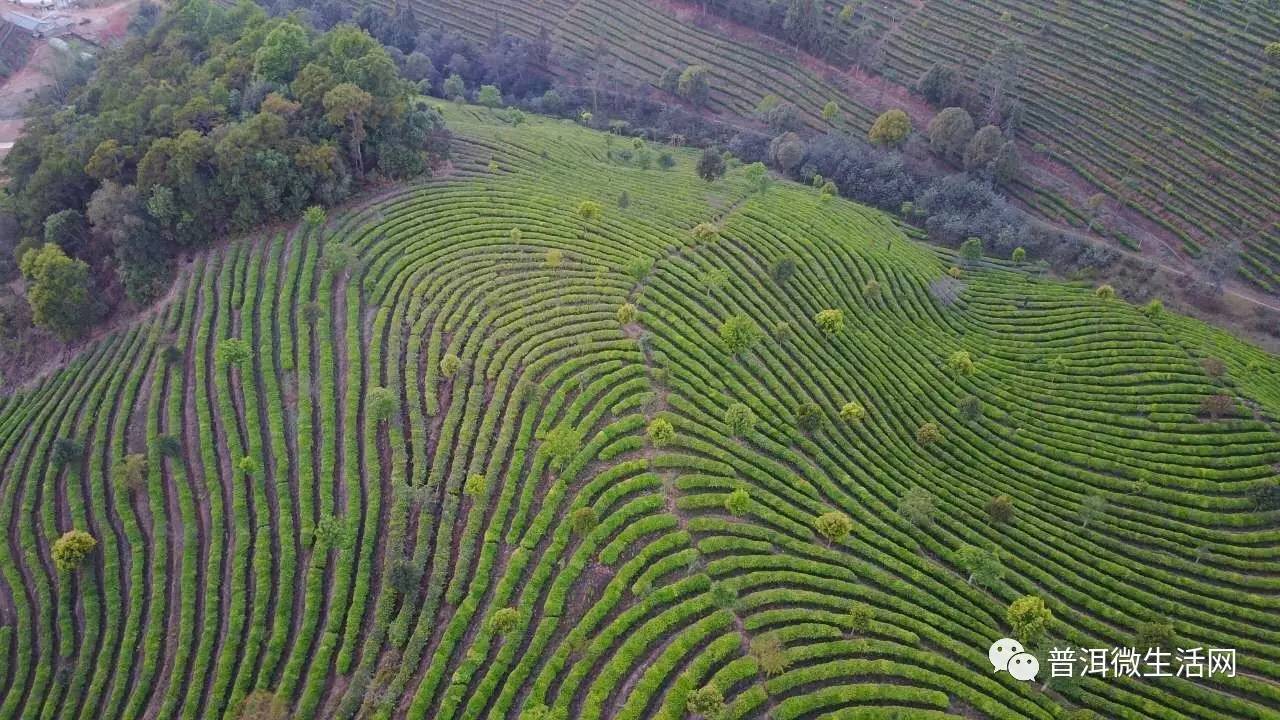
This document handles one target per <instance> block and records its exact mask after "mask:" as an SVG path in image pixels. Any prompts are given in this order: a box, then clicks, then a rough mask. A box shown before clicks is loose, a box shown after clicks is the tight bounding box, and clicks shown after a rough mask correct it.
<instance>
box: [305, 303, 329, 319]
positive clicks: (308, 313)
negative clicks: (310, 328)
mask: <svg viewBox="0 0 1280 720" xmlns="http://www.w3.org/2000/svg"><path fill="white" fill-rule="evenodd" d="M322 317H324V307H323V306H321V305H320V303H318V302H309V303H307V304H306V305H303V306H302V321H303V322H305V323H306V324H308V325H315V324H316V321H317V320H319V319H320V318H322Z"/></svg>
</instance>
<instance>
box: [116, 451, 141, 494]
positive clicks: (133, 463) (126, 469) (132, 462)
mask: <svg viewBox="0 0 1280 720" xmlns="http://www.w3.org/2000/svg"><path fill="white" fill-rule="evenodd" d="M147 470H148V468H147V456H146V455H143V454H142V453H132V454H130V455H125V456H124V457H123V458H121V459H120V460H119V461H118V462H117V463H116V464H115V467H114V468H112V470H111V480H112V482H113V483H114V484H115V486H116V490H118V491H120V492H122V493H125V494H126V495H133V494H135V493H137V492H138V491H140V490H142V489H143V488H145V487H146V486H147Z"/></svg>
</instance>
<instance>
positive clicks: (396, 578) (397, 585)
mask: <svg viewBox="0 0 1280 720" xmlns="http://www.w3.org/2000/svg"><path fill="white" fill-rule="evenodd" d="M387 584H388V585H390V586H391V589H392V590H395V591H396V592H397V593H399V594H400V596H401V597H408V596H410V595H412V594H413V593H414V592H416V591H417V590H418V586H419V585H421V584H422V568H421V567H419V566H418V564H417V563H415V562H414V561H413V560H412V559H410V558H399V559H397V560H396V561H395V562H393V563H391V568H390V569H389V570H387Z"/></svg>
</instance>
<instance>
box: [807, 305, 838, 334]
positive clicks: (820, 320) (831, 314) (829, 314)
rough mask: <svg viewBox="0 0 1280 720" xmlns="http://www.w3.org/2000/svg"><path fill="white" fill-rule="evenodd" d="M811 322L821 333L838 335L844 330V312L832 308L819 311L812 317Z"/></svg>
mask: <svg viewBox="0 0 1280 720" xmlns="http://www.w3.org/2000/svg"><path fill="white" fill-rule="evenodd" d="M813 322H814V323H815V324H817V326H818V329H819V330H821V331H822V332H823V333H825V334H827V335H838V334H840V332H841V331H843V330H844V312H843V311H841V310H835V309H833V308H828V309H826V310H821V311H819V312H818V314H817V315H814V316H813Z"/></svg>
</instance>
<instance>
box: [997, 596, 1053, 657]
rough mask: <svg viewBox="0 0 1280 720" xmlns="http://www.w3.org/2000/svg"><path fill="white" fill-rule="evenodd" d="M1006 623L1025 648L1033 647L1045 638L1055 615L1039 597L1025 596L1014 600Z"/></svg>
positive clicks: (1006, 616) (1006, 615)
mask: <svg viewBox="0 0 1280 720" xmlns="http://www.w3.org/2000/svg"><path fill="white" fill-rule="evenodd" d="M1005 621H1006V622H1008V623H1009V627H1010V628H1012V629H1013V636H1014V637H1016V638H1017V639H1018V640H1020V641H1021V642H1022V644H1023V645H1024V646H1028V647H1030V646H1033V645H1035V644H1036V643H1037V642H1039V640H1040V638H1042V637H1044V634H1045V632H1046V631H1047V630H1048V629H1049V624H1050V623H1051V622H1053V613H1052V612H1051V611H1050V610H1049V608H1047V607H1045V604H1044V599H1043V598H1041V597H1040V596H1038V595H1025V596H1023V597H1020V598H1018V599H1017V600H1014V601H1013V603H1011V604H1010V605H1009V610H1008V612H1006V613H1005Z"/></svg>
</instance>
